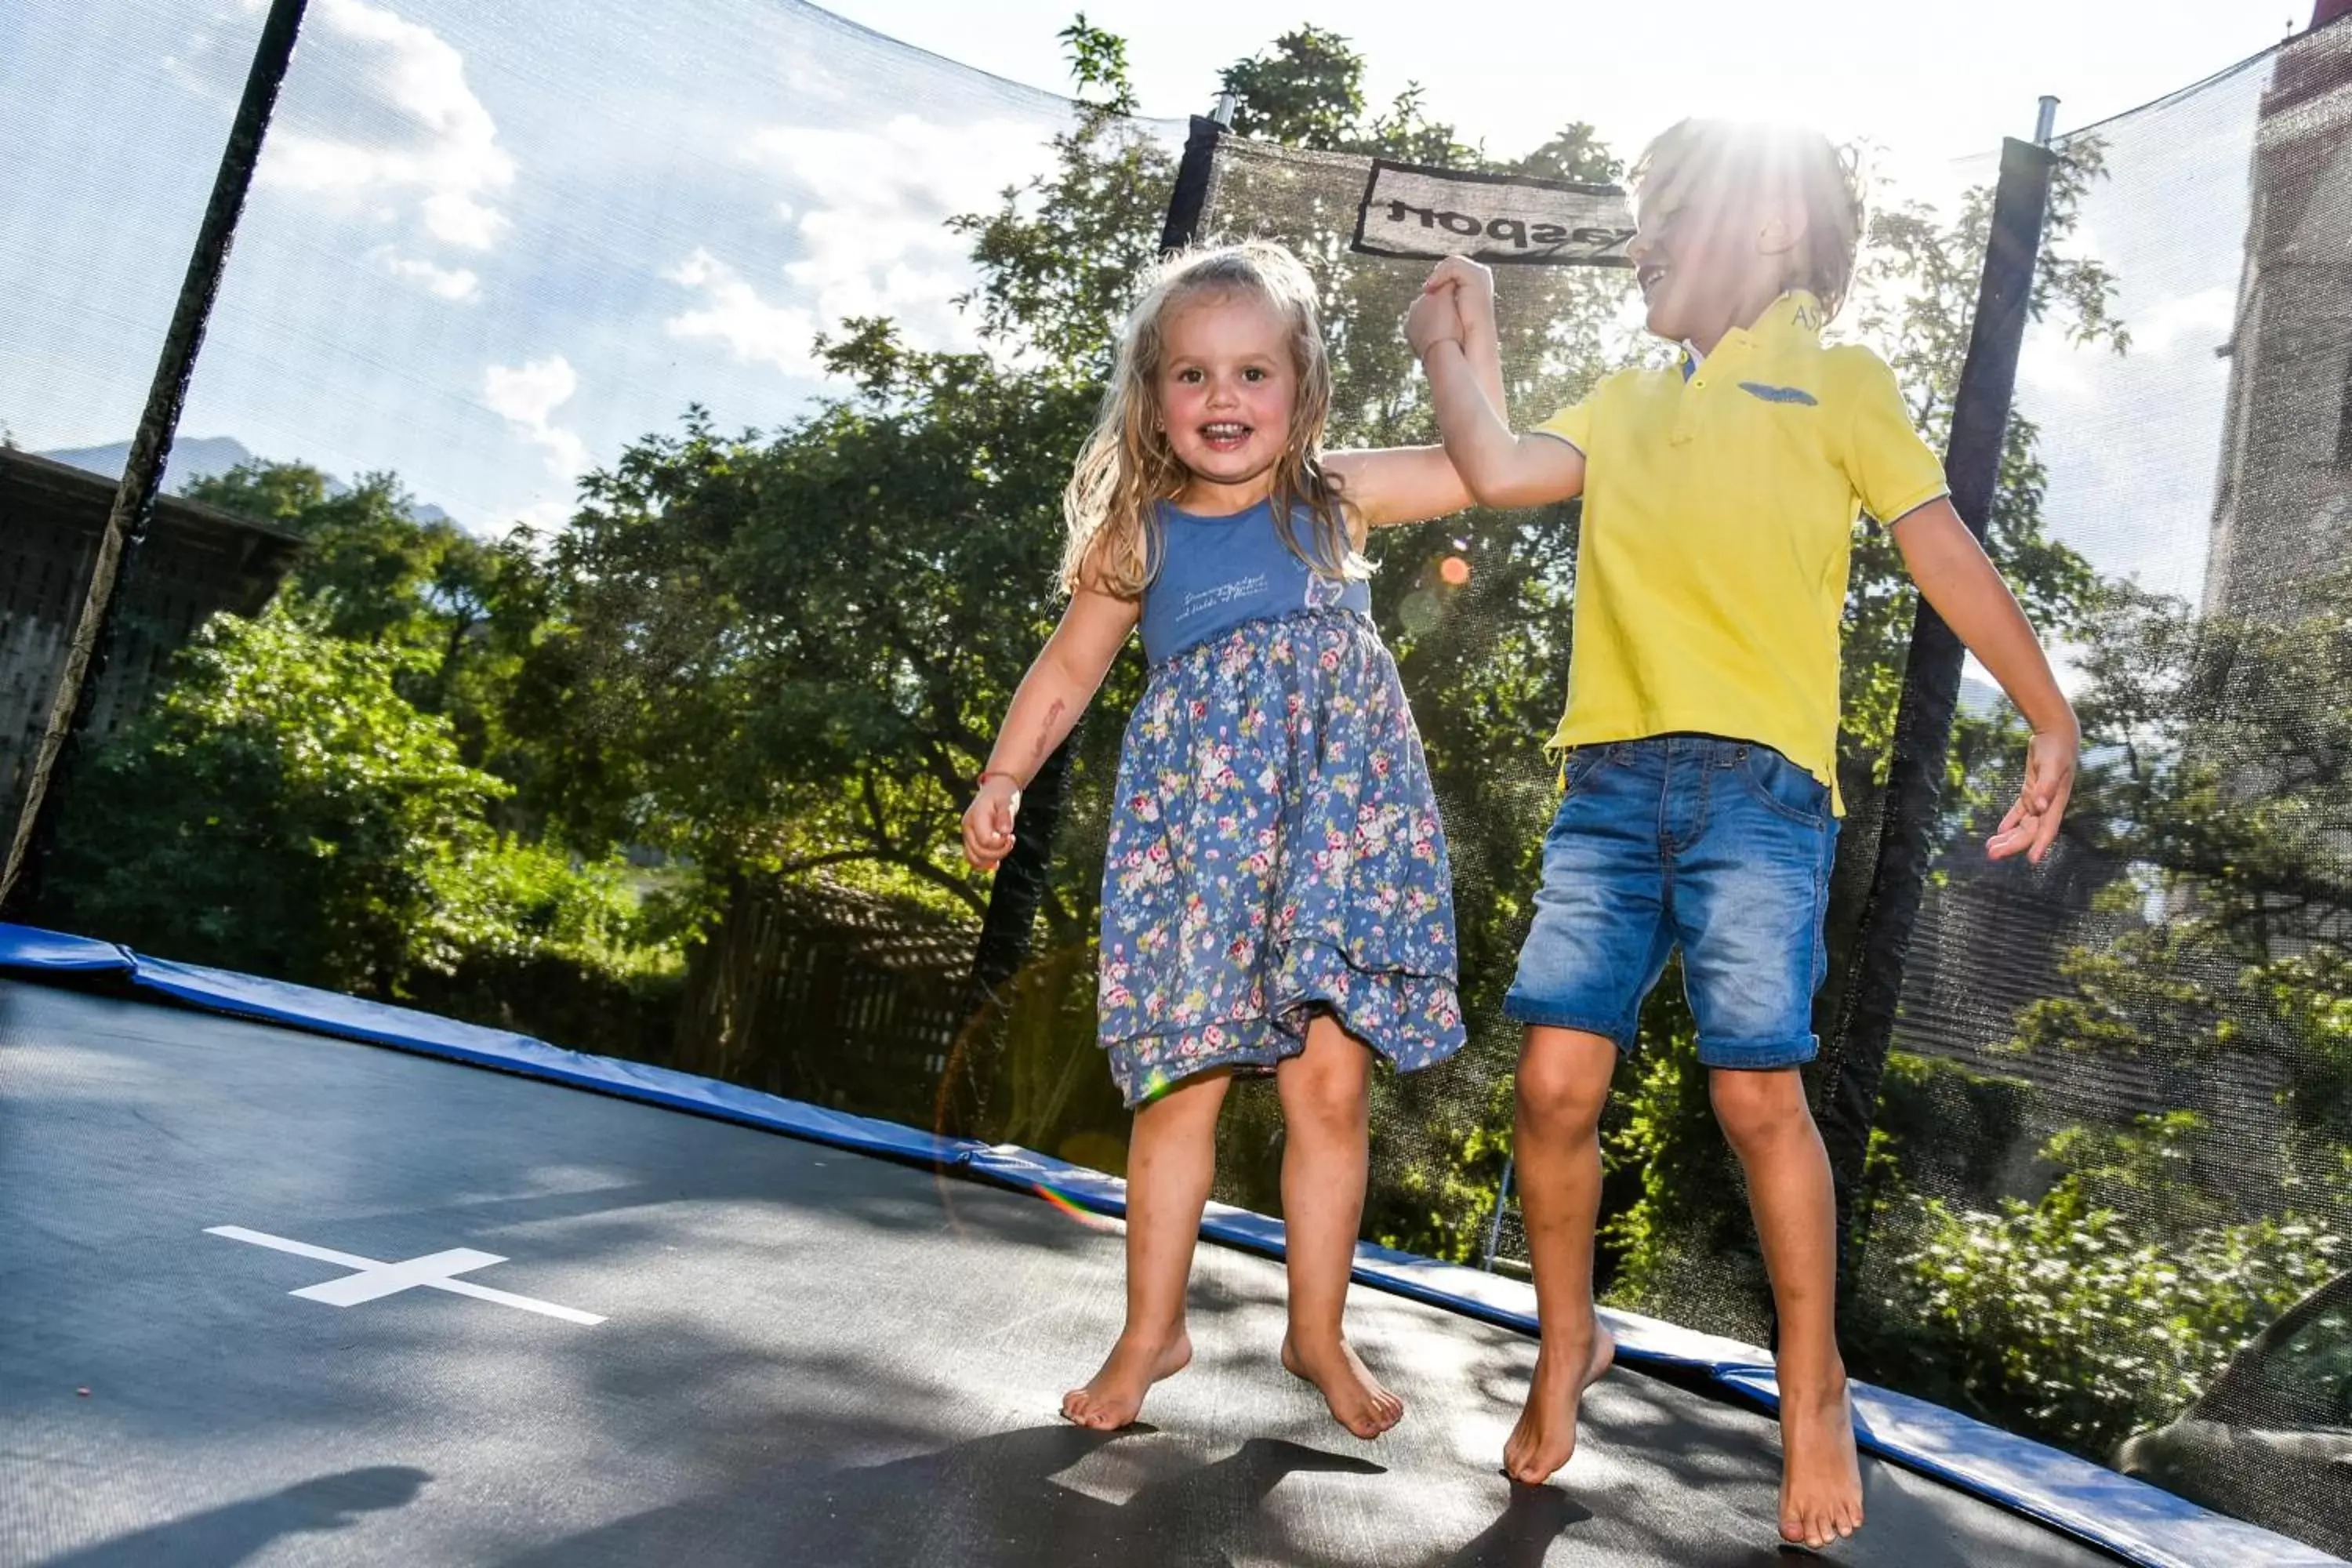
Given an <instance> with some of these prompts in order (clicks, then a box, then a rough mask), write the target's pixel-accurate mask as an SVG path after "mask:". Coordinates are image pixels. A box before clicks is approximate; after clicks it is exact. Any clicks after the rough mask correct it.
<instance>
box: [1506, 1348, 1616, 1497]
mask: <svg viewBox="0 0 2352 1568" xmlns="http://www.w3.org/2000/svg"><path fill="white" fill-rule="evenodd" d="M1552 1349H1553V1346H1552V1342H1551V1341H1549V1340H1546V1341H1545V1342H1544V1347H1543V1349H1542V1350H1541V1351H1539V1352H1537V1355H1536V1375H1535V1381H1534V1382H1533V1383H1532V1384H1529V1385H1528V1404H1527V1408H1526V1409H1524V1410H1522V1411H1520V1412H1519V1424H1518V1425H1517V1426H1515V1427H1513V1428H1512V1429H1511V1439H1510V1441H1509V1442H1507V1443H1506V1444H1504V1445H1503V1473H1504V1474H1505V1475H1507V1476H1508V1477H1510V1478H1511V1479H1513V1480H1515V1481H1525V1482H1527V1483H1528V1485H1529V1486H1540V1485H1542V1484H1543V1483H1544V1482H1546V1481H1548V1480H1549V1479H1551V1478H1552V1477H1553V1476H1555V1475H1557V1474H1559V1470H1560V1468H1562V1467H1563V1466H1565V1465H1566V1464H1567V1463H1568V1461H1569V1458H1570V1456H1571V1455H1573V1454H1574V1453H1575V1452H1576V1413H1577V1406H1578V1405H1580V1403H1581V1402H1582V1401H1583V1398H1584V1391H1585V1390H1586V1389H1588V1388H1590V1387H1591V1386H1592V1385H1593V1384H1595V1383H1596V1382H1598V1381H1599V1380H1600V1377H1601V1373H1604V1372H1607V1371H1608V1370H1609V1365H1610V1363H1612V1362H1613V1361H1615V1360H1616V1359H1617V1342H1616V1341H1615V1340H1614V1339H1612V1338H1611V1337H1610V1333H1609V1331H1608V1330H1607V1329H1604V1328H1602V1327H1601V1324H1600V1323H1599V1322H1598V1321H1595V1322H1594V1323H1593V1325H1592V1342H1591V1347H1590V1349H1586V1350H1584V1351H1583V1353H1582V1354H1581V1356H1580V1355H1579V1354H1578V1353H1577V1352H1578V1351H1579V1350H1580V1347H1579V1346H1578V1345H1576V1344H1575V1343H1573V1342H1570V1343H1564V1344H1562V1345H1561V1346H1560V1347H1559V1349H1560V1350H1561V1352H1563V1353H1561V1354H1559V1355H1557V1356H1555V1355H1554V1354H1553V1353H1552Z"/></svg>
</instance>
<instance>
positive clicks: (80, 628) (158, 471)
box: [0, 0, 307, 915]
mask: <svg viewBox="0 0 2352 1568" xmlns="http://www.w3.org/2000/svg"><path fill="white" fill-rule="evenodd" d="M306 4H307V0H271V4H270V7H269V15H268V18H267V19H266V20H264V22H263V23H262V26H261V37H260V40H259V42H258V43H257V44H256V45H255V47H254V52H253V64H252V67H251V68H250V69H249V70H248V71H247V73H246V79H245V92H244V95H243V96H242V97H241V98H240V99H239V100H237V106H236V118H235V119H234V120H233V121H230V123H229V133H228V144H227V146H226V147H225V148H224V149H223V150H222V153H221V160H220V167H219V169H218V170H217V171H216V172H215V174H214V177H213V190H212V196H211V199H210V200H208V201H207V202H206V203H205V216H204V221H203V222H202V224H201V225H200V226H198V227H197V230H196V240H195V247H194V250H193V252H192V253H191V254H190V255H189V257H188V269H187V272H186V274H185V275H184V277H183V278H182V279H181V282H180V296H179V300H178V302H177V303H176V304H175V305H174V306H173V310H172V321H171V325H170V326H169V327H168V328H167V329H166V330H165V331H164V334H163V352H162V353H161V354H160V355H159V356H158V357H157V359H156V363H155V378H154V381H153V382H152V384H150V386H149V387H148V391H147V405H146V407H145V408H144V409H143V410H142V412H141V414H140V417H139V427H138V429H137V430H136V431H134V432H133V433H132V436H131V451H130V455H129V457H128V458H127V459H126V460H125V461H124V463H123V465H122V479H121V482H120V483H118V484H117V485H116V486H115V489H114V503H113V505H112V506H111V507H110V509H109V510H108V511H107V514H106V527H105V530H104V531H102V532H101V533H100V535H99V542H98V553H97V556H96V558H95V559H94V560H93V561H92V562H91V563H90V574H89V586H88V588H87V589H86V590H85V591H84V593H83V595H82V605H81V612H80V615H79V616H78V617H77V618H76V620H75V623H74V631H73V638H72V640H71V641H70V642H69V643H68V645H67V647H66V657H65V659H64V661H63V663H62V664H61V666H60V667H59V668H58V687H57V692H56V695H55V696H54V697H53V698H52V699H51V700H50V704H49V716H48V720H47V723H46V724H45V725H44V726H43V727H42V731H41V737H40V742H39V744H38V745H37V747H36V749H35V751H34V754H33V765H32V768H31V770H30V772H29V773H28V775H27V777H26V787H25V798H24V801H23V802H22V804H21V805H19V807H18V809H17V815H16V824H15V831H14V833H13V834H12V836H11V837H10V839H9V844H8V855H7V860H6V863H5V866H0V910H5V911H6V912H8V913H10V914H12V915H21V914H22V913H24V912H25V911H26V910H28V909H29V908H30V906H31V903H32V900H33V899H34V898H35V897H36V896H37V894H38V892H39V890H40V871H41V866H42V863H43V861H44V860H45V859H46V858H47V853H48V850H49V847H50V846H51V845H52V844H53V843H54V842H55V840H56V837H57V827H58V812H59V810H60V808H61V807H62V806H63V805H64V802H65V799H66V791H65V789H64V788H63V785H64V784H65V782H66V780H67V777H68V774H69V773H70V771H71V768H72V765H73V760H74V756H75V753H76V751H77V750H78V745H79V740H80V737H81V735H82V732H83V731H84V730H85V728H86V727H87V726H88V725H89V719H90V713H91V710H92V709H93V708H94V707H95V705H96V701H97V696H98V687H99V681H100V677H101V676H102V675H103V674H104V673H105V669H106V661H107V656H108V655H109V653H110V652H111V650H112V645H113V642H114V637H115V631H116V624H117V621H118V618H119V610H120V606H121V602H122V593H121V589H122V584H123V580H124V576H125V574H126V573H128V572H129V571H130V570H131V567H132V566H133V565H134V564H135V563H137V561H138V558H139V555H140V552H141V547H142V545H143V544H144V543H145V542H146V538H147V530H148V526H149V524H150V523H151V522H152V521H153V519H154V515H155V498H156V497H157V495H158V494H159V493H161V491H162V489H163V468H164V464H165V463H166V462H167V461H168V460H169V458H171V455H172V439H173V436H174V435H176V434H177V433H178V430H179V426H180V410H181V408H182V406H183V405H184V404H185V403H186V402H187V396H188V380H189V377H190V376H192V375H193V374H194V373H195V367H196V353H197V351H198V350H199V349H200V348H201V347H202V346H203V344H204V341H205V322H206V321H208V320H209V319H210V318H211V315H212V308H213V300H214V299H215V296H216V295H217V294H218V293H219V291H220V280H221V273H222V269H223V268H224V267H225V266H226V263H227V260H228V249H229V242H230V240H231V239H232V238H234V237H235V236H236V220H237V217H238V216H239V215H240V214H241V213H242V212H243V211H244V209H245V197H246V193H247V191H248V190H250V189H251V188H252V184H253V171H254V168H255V165H256V164H257V163H259V162H260V159H261V142H262V138H263V136H264V134H265V133H266V132H268V129H269V117H270V113H271V111H272V110H274V109H276V107H277V104H278V87H279V85H280V84H281V83H283V82H284V81H285V79H286V68H287V65H288V63H289V61H291V60H292V58H293V57H294V43H295V39H296V37H298V36H299V34H300V32H301V28H302V12H303V8H304V6H305V5H306Z"/></svg>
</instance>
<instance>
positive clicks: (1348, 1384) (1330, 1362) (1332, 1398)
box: [1282, 1334, 1404, 1441]
mask: <svg viewBox="0 0 2352 1568" xmlns="http://www.w3.org/2000/svg"><path fill="white" fill-rule="evenodd" d="M1282 1364H1283V1367H1284V1370H1286V1371H1287V1372H1288V1373H1290V1374H1291V1375H1292V1376H1293V1377H1299V1378H1304V1379H1306V1380H1307V1382H1308V1383H1311V1384H1314V1385H1315V1386H1316V1387H1317V1388H1318V1389H1321V1390H1322V1391H1323V1401H1324V1403H1325V1404H1327V1405H1330V1407H1331V1419H1332V1420H1334V1421H1337V1422H1338V1423H1339V1425H1340V1426H1345V1427H1346V1428H1347V1429H1348V1430H1349V1431H1350V1432H1353V1433H1354V1434H1355V1435H1356V1436H1359V1437H1362V1438H1364V1439H1366V1440H1367V1441H1369V1440H1370V1439H1371V1438H1374V1437H1377V1436H1380V1435H1381V1433H1383V1432H1385V1431H1387V1430H1388V1429H1389V1428H1390V1427H1391V1426H1395V1425H1396V1424H1397V1423H1398V1422H1400V1421H1402V1420H1403V1419H1404V1401H1403V1400H1402V1399H1399V1398H1398V1397H1397V1396H1396V1395H1395V1394H1391V1393H1390V1392H1389V1391H1388V1390H1387V1389H1385V1388H1382V1387H1381V1382H1380V1379H1378V1378H1376V1377H1374V1376H1373V1375H1372V1374H1371V1371H1370V1368H1368V1367H1366V1366H1365V1365H1364V1363H1363V1361H1362V1359H1361V1358H1360V1357H1359V1356H1358V1355H1357V1354H1356V1347H1355V1346H1353V1345H1351V1344H1349V1342H1347V1341H1346V1340H1344V1339H1334V1340H1331V1341H1329V1342H1326V1343H1321V1344H1311V1345H1302V1344H1301V1343H1300V1342H1298V1341H1297V1340H1295V1339H1293V1338H1292V1337H1291V1336H1290V1335H1289V1334H1284V1335H1283V1336H1282Z"/></svg>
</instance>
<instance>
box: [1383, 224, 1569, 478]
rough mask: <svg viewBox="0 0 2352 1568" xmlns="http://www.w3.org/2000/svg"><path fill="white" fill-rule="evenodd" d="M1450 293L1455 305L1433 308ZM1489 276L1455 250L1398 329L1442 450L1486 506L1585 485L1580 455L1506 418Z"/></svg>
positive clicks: (1490, 277) (1493, 279) (1493, 287)
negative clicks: (1416, 367) (1418, 366)
mask: <svg viewBox="0 0 2352 1568" xmlns="http://www.w3.org/2000/svg"><path fill="white" fill-rule="evenodd" d="M1449 294H1450V295H1451V296H1453V299H1454V310H1453V311H1452V312H1450V313H1449V312H1446V311H1444V310H1442V309H1438V308H1436V307H1437V306H1438V304H1439V302H1440V301H1441V300H1443V299H1444V297H1445V296H1446V295H1449ZM1494 312H1495V277H1494V274H1493V273H1492V272H1490V271H1489V270H1488V269H1487V268H1484V267H1481V266H1479V265H1478V264H1477V263H1476V262H1475V261H1470V260H1468V259H1466V258H1462V257H1448V258H1446V259H1445V260H1444V261H1442V262H1440V263H1439V264H1438V266H1437V269H1436V270H1435V271H1434V272H1433V273H1431V274H1430V279H1429V282H1428V284H1427V285H1426V286H1425V292H1424V294H1423V299H1422V300H1421V301H1420V302H1418V303H1417V304H1416V305H1415V306H1414V308H1413V310H1412V315H1411V316H1409V317H1408V318H1407V320H1406V324H1405V331H1406V336H1407V338H1408V340H1409V341H1410V342H1412V349H1413V353H1415V354H1417V355H1418V356H1420V359H1421V363H1422V368H1423V370H1424V371H1425V372H1427V374H1428V375H1429V387H1430V395H1431V398H1432V400H1433V402H1434V404H1435V405H1436V408H1437V429H1438V434H1439V436H1440V437H1443V438H1444V442H1445V455H1446V456H1447V457H1448V458H1452V459H1453V461H1454V469H1455V470H1456V471H1457V472H1459V473H1460V474H1461V476H1462V479H1463V482H1464V483H1465V485H1467V486H1468V487H1469V489H1470V493H1471V494H1472V495H1473V496H1475V497H1476V498H1477V500H1479V502H1480V503H1481V504H1482V505H1486V506H1502V507H1512V506H1538V505H1541V504H1542V503H1544V502H1546V501H1555V500H1568V499H1569V498H1570V497H1571V496H1575V495H1580V494H1581V493H1582V492H1583V489H1584V454H1583V453H1582V452H1580V451H1578V450H1577V449H1576V448H1575V447H1572V446H1570V445H1569V444H1568V443H1567V442H1565V441H1562V440H1559V439H1557V438H1555V437H1550V436H1517V435H1514V434H1512V432H1511V427H1510V426H1509V424H1508V423H1507V408H1506V399H1505V396H1504V387H1503V370H1502V353H1501V340H1500V337H1499V334H1498V333H1497V332H1496V330H1495V328H1494V319H1495V313H1494Z"/></svg>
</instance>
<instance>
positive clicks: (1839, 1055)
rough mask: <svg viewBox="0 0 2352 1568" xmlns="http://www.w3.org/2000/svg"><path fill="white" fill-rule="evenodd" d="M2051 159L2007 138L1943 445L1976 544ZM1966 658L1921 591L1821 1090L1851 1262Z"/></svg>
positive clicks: (1993, 475)
mask: <svg viewBox="0 0 2352 1568" xmlns="http://www.w3.org/2000/svg"><path fill="white" fill-rule="evenodd" d="M2056 163H2057V159H2056V156H2055V155H2054V154H2053V153H2052V152H2051V151H2050V150H2049V149H2048V148H2047V147H2046V146H2041V145H2037V144H2036V143H2034V142H2020V141H2017V140H2015V139H2013V138H2012V139H2011V140H2009V141H2007V142H2004V143H2003V145H2002V147H2001V158H2000V182H1999V184H1997V185H1996V186H1995V188H1994V193H1993V207H1992V227H1991V235H1990V241H1989V243H1988V244H1987V246H1986V248H1985V261H1984V274H1983V277H1982V279H1981V280H1980V281H1979V286H1978V291H1977V309H1976V318H1975V321H1974V324H1973V326H1972V327H1971V329H1970V331H1969V352H1968V358H1967V359H1966V360H1965V361H1964V362H1963V363H1962V366H1961V370H1960V380H1959V385H1958V390H1957V392H1956V393H1955V395H1954V402H1953V409H1952V429H1951V438H1950V442H1949V444H1948V447H1946V449H1945V455H1944V471H1945V478H1946V480H1947V482H1948V484H1949V485H1950V487H1951V499H1952V505H1953V507H1954V509H1955V510H1958V512H1959V514H1960V520H1961V521H1963V522H1965V523H1966V524H1967V525H1968V528H1969V532H1971V533H1973V534H1974V535H1976V537H1977V539H1978V541H1979V542H1982V541H1983V539H1984V535H1985V526H1986V524H1987V522H1988V521H1990V517H1991V514H1992V502H1993V496H1994V493H1995V490H1996V489H1997V487H1998V485H1999V482H2000V454H2001V444H2002V441H2003V439H2004V437H2006V435H2007V432H2008V428H2009V412H2010V403H2011V395H2012V394H2013V392H2014V391H2015V389H2016V384H2017V356H2018V350H2019V348H2020V346H2021V343H2022V342H2023V341H2024V336H2025V326H2026V321H2027V320H2028V318H2029V316H2030V315H2031V313H2032V294H2033V275H2034V268H2035V264H2036V262H2037V261H2038V260H2039V258H2040V255H2041V249H2042V223H2043V220H2044V218H2045V217H2046V216H2047V214H2048V209H2049V205H2050V175H2051V171H2052V169H2053V167H2054V166H2055V164H2056ZM1965 655H1966V650H1965V649H1964V648H1963V647H1962V646H1961V644H1960V640H1959V638H1958V637H1956V636H1954V635H1953V632H1952V629H1951V628H1950V627H1949V626H1946V625H1945V624H1944V620H1943V617H1942V616H1938V615H1937V614H1936V612H1935V610H1934V609H1933V608H1932V607H1930V606H1929V605H1928V604H1927V601H1926V600H1925V599H1922V600H1920V602H1919V607H1918V611H1917V613H1916V616H1914V618H1913V621H1912V625H1911V645H1910V657H1909V659H1908V662H1907V663H1906V666H1905V668H1904V675H1903V692H1902V697H1901V700H1900V703H1899V706H1898V707H1897V709H1896V711H1895V749H1894V759H1893V762H1892V764H1891V765H1890V767H1889V769H1888V773H1887V781H1886V794H1885V815H1884V817H1883V819H1882V826H1881V829H1880V834H1879V840H1878V855H1877V859H1876V861H1875V863H1874V868H1873V870H1872V875H1871V882H1870V890H1869V893H1868V894H1867V896H1866V897H1865V899H1864V903H1863V907H1862V913H1861V918H1860V921H1859V923H1858V926H1857V929H1856V933H1855V939H1854V943H1853V950H1852V953H1853V956H1852V958H1851V959H1850V960H1849V962H1848V966H1847V973H1846V975H1845V985H1844V988H1843V1005H1842V1006H1841V1009H1840V1016H1839V1018H1838V1021H1837V1026H1836V1027H1835V1029H1834V1030H1833V1031H1832V1046H1831V1050H1830V1053H1829V1058H1828V1060H1827V1062H1826V1063H1825V1064H1824V1068H1825V1070H1824V1071H1823V1072H1822V1076H1821V1079H1820V1083H1819V1087H1818V1089H1816V1092H1815V1097H1814V1114H1815V1119H1816V1120H1817V1121H1819V1123H1820V1125H1821V1131H1822V1142H1823V1143H1824V1144H1826V1145H1827V1147H1828V1150H1829V1156H1830V1167H1831V1170H1832V1173H1833V1175H1834V1177H1835V1180H1836V1184H1837V1210H1838V1236H1839V1238H1840V1248H1839V1250H1840V1256H1841V1258H1844V1257H1845V1255H1846V1253H1847V1251H1848V1250H1849V1244H1850V1243H1851V1242H1852V1240H1853V1219H1854V1201H1855V1194H1856V1193H1857V1191H1858V1190H1859V1188H1860V1185H1861V1182H1862V1174H1863V1163H1864V1157H1865V1156H1866V1154H1867V1153H1868V1152H1869V1148H1870V1130H1871V1125H1872V1123H1873V1121H1874V1120H1875V1119H1876V1116H1877V1111H1878V1091H1879V1085H1880V1082H1881V1080H1882V1079H1884V1077H1885V1070H1886V1055H1887V1051H1888V1048H1889V1047H1890V1045H1891V1043H1892V1041H1893V1039H1894V1035H1895V1014H1896V1011H1897V1009H1898V1007H1899V1005H1900V1004H1901V1002H1902V997H1903V968H1904V960H1905V956H1906V953H1907V952H1908V951H1909V948H1910V944H1911V938H1912V932H1913V930H1914V928H1915V926H1916V922H1917V919H1918V914H1919V900H1920V894H1921V892H1922V890H1923V889H1924V888H1925V886H1926V883H1927V870H1928V865H1929V861H1930V859H1931V858H1932V857H1933V855H1934V852H1935V829H1936V826H1937V816H1938V813H1939V808H1940V805H1941V803H1942V799H1943V790H1944V768H1945V759H1946V755H1947V752H1948V750H1949V747H1950V744H1951V738H1952V716H1953V713H1954V711H1955V710H1956V708H1957V706H1958V700H1959V691H1960V674H1961V668H1962V663H1963V659H1964V658H1965ZM1849 1261H1850V1260H1849Z"/></svg>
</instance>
